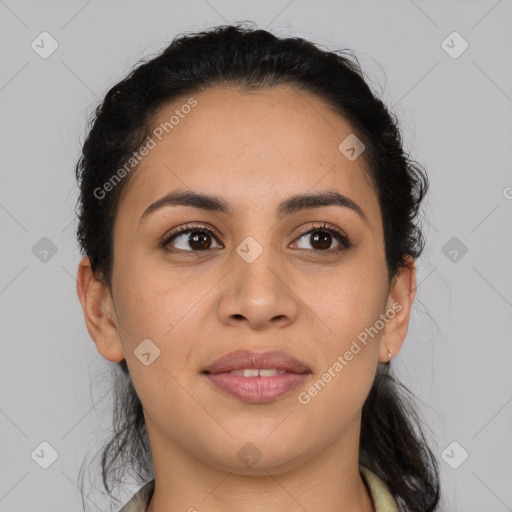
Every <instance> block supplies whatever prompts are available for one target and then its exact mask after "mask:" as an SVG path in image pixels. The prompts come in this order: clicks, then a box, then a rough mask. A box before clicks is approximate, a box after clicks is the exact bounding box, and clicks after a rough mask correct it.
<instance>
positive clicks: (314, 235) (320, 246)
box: [295, 225, 352, 252]
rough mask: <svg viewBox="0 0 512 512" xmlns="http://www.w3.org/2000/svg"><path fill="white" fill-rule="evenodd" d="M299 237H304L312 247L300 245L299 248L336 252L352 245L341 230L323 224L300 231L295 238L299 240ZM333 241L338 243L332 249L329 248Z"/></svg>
mask: <svg viewBox="0 0 512 512" xmlns="http://www.w3.org/2000/svg"><path fill="white" fill-rule="evenodd" d="M301 238H305V239H306V241H307V243H309V244H310V246H311V247H312V249H309V248H308V247H300V246H299V249H308V250H315V251H320V252H337V251H341V250H343V249H348V248H349V247H351V246H352V244H351V242H350V240H349V239H348V237H347V236H346V235H345V234H344V233H343V232H342V231H339V230H337V229H335V228H328V227H325V225H324V226H320V227H317V228H313V229H310V230H309V231H306V232H304V233H302V234H301V235H300V236H299V238H298V239H297V240H300V239H301ZM333 242H337V243H338V245H337V246H336V247H335V248H334V249H332V248H331V245H332V243H333ZM295 244H297V242H295Z"/></svg>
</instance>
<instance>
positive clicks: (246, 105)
mask: <svg viewBox="0 0 512 512" xmlns="http://www.w3.org/2000/svg"><path fill="white" fill-rule="evenodd" d="M191 98H192V99H193V100H195V102H196V103H195V106H194V107H193V108H184V107H183V106H184V105H188V104H191V103H190V101H189V100H190V99H191ZM162 127H164V129H163V130H162ZM165 127H167V128H166V129H165ZM159 128H160V132H162V131H163V133H162V135H160V138H161V140H159V138H158V137H155V135H153V134H154V133H160V132H155V130H158V129H159ZM152 130H153V134H151V135H150V136H151V137H152V139H153V141H154V143H155V144H154V147H153V148H152V149H151V150H150V151H149V153H148V154H147V156H145V157H144V158H143V159H142V161H141V162H140V164H139V165H138V167H137V168H136V169H135V170H134V171H133V175H132V176H130V180H129V182H128V183H127V187H126V190H124V191H123V196H126V195H129V196H130V201H129V203H130V205H131V209H132V210H137V211H142V210H143V208H144V207H145V206H147V204H149V202H151V201H154V200H155V199H158V198H159V197H161V196H162V195H164V194H166V193H167V192H169V191H170V190H173V189H175V188H177V187H179V188H181V189H187V188H188V189H192V190H194V191H201V192H209V193H211V194H215V195H218V196H224V197H226V198H227V199H228V200H229V202H232V203H233V204H235V205H236V204H238V205H239V206H240V207H242V206H243V207H244V208H243V209H247V208H251V207H252V208H253V207H254V206H255V205H258V206H263V205H264V204H268V203H269V201H272V202H273V198H275V202H276V203H278V202H280V201H282V200H283V198H285V197H286V196H288V195H292V194H301V193H306V192H308V191H314V189H315V188H319V189H324V190H325V189H332V190H338V191H340V192H342V193H344V194H346V195H349V196H351V197H352V199H354V200H357V199H358V198H359V202H360V203H361V202H364V203H367V201H368V196H369V195H370V196H373V199H374V200H375V201H374V203H375V204H366V207H365V210H370V212H369V216H371V215H372V212H371V210H372V208H373V210H374V212H373V214H376V215H378V211H377V210H375V208H376V206H377V205H376V196H375V192H374V191H373V187H372V186H371V184H370V182H369V180H368V178H367V176H366V175H365V173H364V166H365V161H364V159H363V157H359V158H357V159H356V160H353V161H350V160H349V159H347V158H346V156H345V155H344V154H343V153H342V152H341V151H340V149H339V145H340V143H341V142H342V141H343V140H345V139H346V138H347V137H348V136H350V135H353V134H354V130H353V128H352V127H351V125H350V123H349V122H348V121H347V120H346V119H344V118H343V117H342V116H341V115H339V114H338V113H337V112H335V111H334V109H333V108H332V107H331V105H330V104H329V103H327V102H325V101H324V100H323V99H322V98H320V97H319V96H317V95H314V94H312V93H309V92H306V91H303V90H298V89H296V88H294V87H290V86H277V87H274V88H271V89H263V90H258V91H250V92H244V93H241V92H240V91H239V90H238V89H236V88H234V87H215V88H211V89H208V90H205V91H201V92H199V93H197V94H193V95H191V96H182V97H180V98H179V99H175V100H173V101H172V102H171V103H168V104H166V105H165V106H163V107H162V108H160V109H159V111H158V112H157V115H156V116H155V117H154V119H153V127H152ZM228 193H229V195H228V196H226V194H228ZM121 202H123V201H121ZM120 207H121V205H120ZM235 209H236V208H235Z"/></svg>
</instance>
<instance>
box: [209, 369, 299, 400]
mask: <svg viewBox="0 0 512 512" xmlns="http://www.w3.org/2000/svg"><path fill="white" fill-rule="evenodd" d="M308 375H309V374H308V373H292V372H286V373H282V374H280V375H275V376H273V377H259V376H258V377H241V376H239V375H233V374H232V373H207V374H206V376H207V377H208V379H209V380H210V382H212V383H213V384H215V386H217V387H218V388H220V389H222V390H223V391H225V392H226V393H229V394H230V395H232V396H234V397H236V398H239V399H240V400H242V401H244V402H248V403H251V404H266V403H269V402H273V401H275V400H277V399H278V398H280V397H281V396H283V395H285V394H287V393H289V392H290V391H292V390H293V389H295V388H296V387H297V386H300V385H301V384H302V383H303V382H304V381H305V380H306V378H307V377H308Z"/></svg>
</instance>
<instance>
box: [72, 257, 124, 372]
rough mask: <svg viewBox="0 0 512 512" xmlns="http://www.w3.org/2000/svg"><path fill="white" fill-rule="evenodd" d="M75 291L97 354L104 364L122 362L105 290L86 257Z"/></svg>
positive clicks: (107, 289) (109, 296)
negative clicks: (105, 361) (104, 360)
mask: <svg viewBox="0 0 512 512" xmlns="http://www.w3.org/2000/svg"><path fill="white" fill-rule="evenodd" d="M76 291H77V294H78V298H79V299H80V303H81V304H82V309H83V311H84V317H85V324H86V326H87V330H88V331H89V334H90V336H91V338H92V339H93V340H94V343H95V344H96V349H97V350H98V352H99V353H100V354H101V355H102V356H103V357H104V358H105V359H107V360H109V361H112V362H119V361H121V360H123V359H124V352H123V347H122V344H121V339H120V337H119V327H118V322H117V318H116V314H115V309H114V303H113V301H112V296H111V293H110V289H109V287H108V286H107V285H106V284H104V283H103V282H102V281H101V280H99V279H97V278H96V277H95V276H94V273H93V271H92V268H91V262H90V260H89V257H88V256H84V257H83V258H82V260H81V261H80V263H79V265H78V274H77V280H76Z"/></svg>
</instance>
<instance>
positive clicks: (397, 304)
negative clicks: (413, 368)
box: [379, 256, 416, 363]
mask: <svg viewBox="0 0 512 512" xmlns="http://www.w3.org/2000/svg"><path fill="white" fill-rule="evenodd" d="M415 295H416V265H415V261H414V258H413V257H412V256H407V264H406V266H405V267H404V268H403V269H401V270H400V271H399V273H398V275H397V276H395V278H394V279H393V281H392V283H391V286H390V291H389V295H388V298H387V300H386V311H385V313H384V314H385V315H386V317H387V318H388V321H387V322H385V326H384V328H383V329H382V336H381V343H380V354H379V362H381V363H387V362H388V361H390V359H391V358H393V357H394V356H396V355H397V354H398V352H399V351H400V348H401V347H402V344H403V342H404V341H405V337H406V335H407V329H408V327H409V318H410V313H411V308H412V304H413V301H414V297H415ZM388 351H390V352H391V357H390V356H389V355H388Z"/></svg>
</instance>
